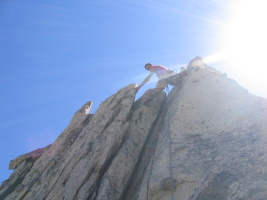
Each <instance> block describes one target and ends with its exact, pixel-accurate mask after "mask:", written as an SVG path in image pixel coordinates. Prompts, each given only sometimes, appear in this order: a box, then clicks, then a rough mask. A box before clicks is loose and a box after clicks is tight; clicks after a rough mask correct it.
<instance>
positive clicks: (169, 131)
mask: <svg viewBox="0 0 267 200" xmlns="http://www.w3.org/2000/svg"><path fill="white" fill-rule="evenodd" d="M169 92H170V91H169V86H168V85H167V86H166V93H167V95H169ZM168 108H169V103H168ZM170 118H171V117H170V113H169V114H168V129H167V132H168V141H169V160H170V183H171V200H173V174H172V147H171V130H170Z"/></svg>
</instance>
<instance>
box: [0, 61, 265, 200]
mask: <svg viewBox="0 0 267 200" xmlns="http://www.w3.org/2000/svg"><path fill="white" fill-rule="evenodd" d="M186 72H187V76H185V77H182V79H181V80H179V81H177V82H179V84H178V85H177V86H174V87H173V88H172V90H171V91H170V93H169V94H168V95H166V94H165V92H163V91H162V92H161V93H159V94H158V95H157V96H154V97H153V99H152V101H149V103H147V102H148V101H147V100H148V99H151V97H152V96H151V95H152V94H154V92H153V89H150V90H148V91H146V92H145V94H144V95H143V96H142V97H141V98H140V99H138V100H136V101H135V95H136V92H135V87H136V85H135V84H130V85H129V86H126V87H125V88H122V89H121V90H119V91H118V92H117V93H116V94H114V95H112V96H111V97H109V98H108V99H106V100H105V101H104V102H103V103H102V104H101V105H100V107H99V109H98V110H97V112H96V113H95V114H86V112H85V108H86V107H87V106H88V105H89V104H90V102H87V103H86V104H85V105H83V106H82V108H81V109H80V110H78V111H77V112H76V113H75V114H74V116H73V118H72V120H71V122H70V124H69V126H68V127H67V128H66V130H64V131H63V132H62V133H61V135H60V136H59V137H58V139H57V140H56V141H55V142H54V143H53V144H51V145H49V146H48V147H45V148H43V149H38V150H36V151H33V152H30V153H28V154H24V155H22V156H20V157H18V158H16V159H14V160H13V161H11V163H10V169H15V170H14V172H13V173H12V174H11V176H10V178H9V179H8V180H6V181H4V182H3V183H2V185H1V187H0V199H6V200H9V199H10V200H11V199H12V200H13V199H18V200H32V199H34V200H44V199H47V200H50V199H54V200H63V199H64V200H74V199H77V200H78V199H79V200H89V199H99V200H100V199H101V200H105V199H110V200H113V199H114V200H117V199H121V200H124V199H126V200H127V199H134V200H145V199H153V200H154V199H155V200H158V199H161V200H165V199H166V200H167V199H171V198H172V197H173V199H178V200H209V199H211V200H243V199H253V200H264V199H266V198H267V147H266V144H267V100H266V99H263V98H260V97H256V96H254V95H252V94H250V93H248V92H247V90H246V89H244V88H242V87H240V86H239V85H238V84H237V83H236V82H235V81H234V80H231V79H229V78H227V76H226V75H225V74H222V73H220V72H218V71H216V70H215V69H213V68H210V67H208V66H206V65H205V64H204V63H203V62H202V59H201V58H199V57H196V58H195V59H194V60H192V61H191V62H190V63H189V65H188V66H187V69H186ZM90 105H91V104H90Z"/></svg>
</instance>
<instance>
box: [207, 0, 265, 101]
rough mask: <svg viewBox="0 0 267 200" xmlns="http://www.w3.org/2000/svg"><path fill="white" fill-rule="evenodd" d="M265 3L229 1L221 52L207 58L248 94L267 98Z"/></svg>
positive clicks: (256, 0)
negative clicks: (218, 63) (215, 62)
mask: <svg viewBox="0 0 267 200" xmlns="http://www.w3.org/2000/svg"><path fill="white" fill-rule="evenodd" d="M266 6H267V1H265V0H253V1H252V0H232V1H229V5H228V8H227V16H228V19H227V21H226V23H225V24H224V25H223V26H222V31H221V34H222V35H221V38H220V42H221V46H222V50H221V52H219V53H216V54H214V55H212V56H210V57H209V58H208V59H210V60H212V61H219V60H220V61H221V62H222V63H223V67H224V68H225V72H227V73H228V72H229V74H231V75H232V77H233V78H234V79H236V80H237V81H238V82H239V83H240V85H242V86H244V87H246V88H247V89H249V90H250V92H251V93H254V94H257V95H260V96H265V98H267V89H266V86H267V78H266V73H267V64H266V63H267V60H266V57H267V56H266V48H267V23H266V19H267V12H266Z"/></svg>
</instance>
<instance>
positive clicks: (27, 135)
mask: <svg viewBox="0 0 267 200" xmlns="http://www.w3.org/2000/svg"><path fill="white" fill-rule="evenodd" d="M265 4H266V3H265V2H264V0H262V1H261V0H254V1H246V0H242V1H241V0H224V1H221V0H186V1H184V0H176V1H173V0H153V1H152V0H142V1H141V0H140V1H136V0H95V1H93V0H57V1H55V0H39V1H36V0H23V1H21V0H1V1H0V136H1V140H0V183H1V182H2V181H4V180H6V179H7V178H8V177H9V175H10V173H12V170H8V165H9V162H10V160H12V159H15V158H16V157H18V156H20V155H22V154H24V153H28V152H30V151H32V150H35V149H37V148H42V147H45V146H47V145H49V144H51V143H53V141H54V140H55V139H56V138H57V137H58V136H59V134H60V133H61V132H62V131H63V130H64V129H65V128H66V127H67V125H68V123H69V121H70V119H71V117H72V116H73V114H74V113H75V112H76V111H77V110H78V109H80V107H81V106H82V105H83V104H84V103H86V102H87V101H93V102H94V105H93V107H92V110H91V113H95V111H96V110H97V109H98V107H99V104H100V103H101V102H103V101H104V100H105V99H106V98H108V97H109V96H110V95H112V94H114V93H116V92H117V91H118V90H119V89H121V88H122V87H125V86H127V85H128V84H131V83H137V84H140V83H141V82H142V80H143V79H144V78H145V77H146V76H147V75H148V72H147V71H145V70H144V65H145V64H146V63H147V62H151V63H153V64H157V65H163V66H166V67H168V68H171V69H173V70H175V71H177V70H178V71H179V69H180V67H181V66H184V65H187V64H188V63H189V62H190V60H191V59H193V58H194V57H195V56H201V57H203V58H204V61H205V62H206V63H207V64H208V65H209V66H211V67H214V68H216V69H217V70H219V71H221V72H223V73H227V74H228V77H230V78H232V79H235V80H236V81H237V82H238V83H239V84H240V85H241V86H243V87H245V88H247V89H248V90H249V92H251V93H252V94H255V95H257V96H261V97H265V98H267V89H266V86H267V81H266V77H265V76H266V72H267V71H266V59H265V57H266V55H265V54H266V46H267V42H266V35H267V32H266V30H267V29H266V27H265V24H266V22H265V20H266V18H267V16H266V14H265V13H266V12H265V10H266V5H265ZM248 13H249V14H248ZM155 83H156V77H154V78H153V79H152V80H151V81H150V82H149V83H148V84H146V85H145V86H144V87H143V88H142V89H141V90H140V91H139V92H138V97H140V95H142V94H143V93H144V91H145V90H146V89H148V88H153V87H154V86H155Z"/></svg>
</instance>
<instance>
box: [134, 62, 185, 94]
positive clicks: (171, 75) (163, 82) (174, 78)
mask: <svg viewBox="0 0 267 200" xmlns="http://www.w3.org/2000/svg"><path fill="white" fill-rule="evenodd" d="M145 69H146V70H148V71H150V74H149V75H148V76H147V77H146V78H145V80H144V81H143V82H142V83H141V84H140V85H139V86H138V87H136V91H137V92H138V90H139V89H140V88H141V87H142V86H143V85H145V84H146V83H147V82H148V81H149V79H150V78H151V76H152V75H153V74H154V73H156V74H157V76H158V79H159V81H158V83H157V85H156V89H155V94H154V95H153V96H156V95H157V94H158V93H159V92H160V91H162V90H164V88H165V87H166V86H167V84H169V85H178V83H179V82H180V80H181V78H182V77H183V76H185V75H186V71H185V69H184V67H182V68H181V72H180V73H177V72H174V71H172V70H170V69H168V68H166V67H164V66H161V65H153V64H151V63H147V64H146V65H145Z"/></svg>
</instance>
